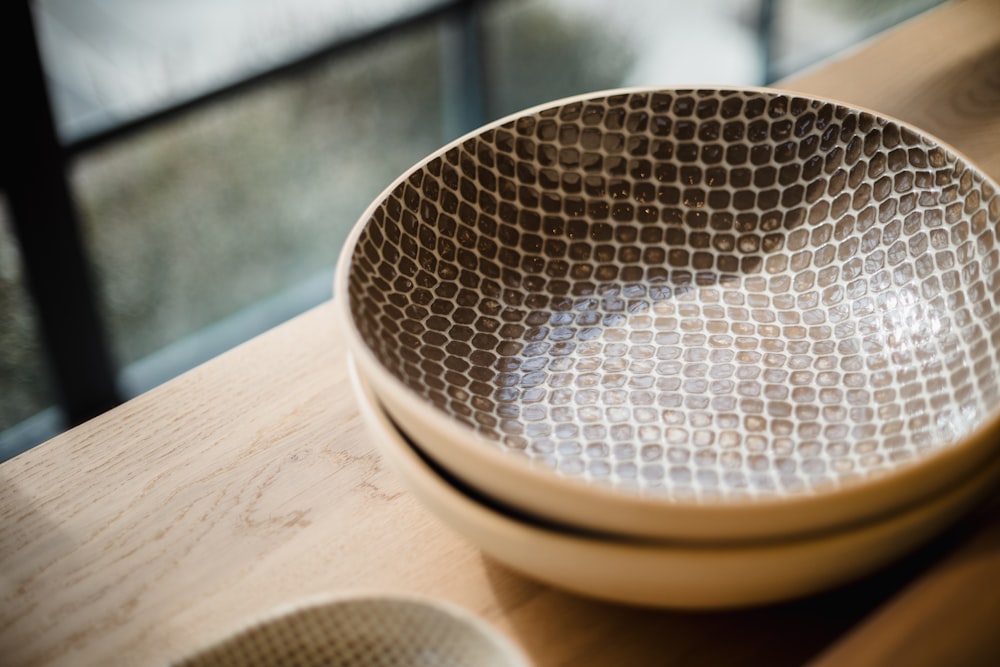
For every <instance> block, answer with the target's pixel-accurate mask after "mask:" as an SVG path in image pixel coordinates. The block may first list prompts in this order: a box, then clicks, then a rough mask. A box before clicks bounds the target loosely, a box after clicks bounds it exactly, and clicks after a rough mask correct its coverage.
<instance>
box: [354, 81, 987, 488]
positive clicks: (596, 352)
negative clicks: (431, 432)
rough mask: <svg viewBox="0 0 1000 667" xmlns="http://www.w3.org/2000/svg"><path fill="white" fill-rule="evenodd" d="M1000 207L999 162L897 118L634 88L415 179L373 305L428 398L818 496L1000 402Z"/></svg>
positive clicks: (362, 275)
mask: <svg viewBox="0 0 1000 667" xmlns="http://www.w3.org/2000/svg"><path fill="white" fill-rule="evenodd" d="M998 223H1000V196H998V194H997V192H996V189H995V186H994V185H993V184H992V183H991V182H989V181H988V179H985V178H984V177H983V176H982V174H981V173H980V172H978V171H977V170H976V169H975V168H974V167H971V166H969V165H967V164H966V163H965V162H964V161H963V160H962V159H961V158H960V157H959V156H957V155H956V154H955V153H954V152H953V151H951V150H949V149H948V148H946V147H943V146H941V145H939V144H938V143H936V142H935V141H933V140H932V139H929V138H926V137H925V136H923V135H921V134H920V133H919V132H918V131H916V130H914V129H912V128H908V127H906V126H903V125H901V124H899V123H897V122H895V121H893V120H890V119H885V118H882V117H880V116H878V115H876V114H873V113H870V112H866V111H861V110H856V109H852V108H849V107H847V106H843V105H840V104H836V103H832V102H828V101H823V100H816V99H812V98H807V97H798V96H794V95H790V94H786V93H780V92H776V91H765V90H743V91H737V90H730V91H719V90H690V91H677V90H664V91H633V92H623V93H621V94H612V95H608V96H604V97H597V98H591V99H580V100H573V101H569V102H566V103H562V104H557V105H555V106H552V107H549V108H545V109H543V110H539V111H536V112H532V113H528V114H526V115H523V116H521V117H518V118H516V119H513V120H508V121H506V122H502V123H500V124H498V125H496V126H493V127H490V128H487V129H485V130H483V131H482V132H480V133H478V134H476V135H475V136H473V137H471V138H468V139H466V140H464V141H462V142H460V143H457V144H455V145H452V146H450V147H448V148H447V149H445V150H444V151H442V152H441V153H439V154H437V155H435V156H433V157H432V158H431V159H429V160H428V161H426V162H425V163H422V164H421V165H419V166H418V167H416V168H415V169H414V170H413V171H411V172H410V173H408V174H406V175H405V176H404V177H403V178H402V179H401V180H400V181H399V182H398V183H397V184H396V185H395V187H394V188H392V190H391V192H390V193H389V194H388V196H387V197H385V199H384V200H383V201H381V202H379V203H378V205H377V206H376V207H375V208H373V209H372V211H371V214H370V219H369V220H368V221H367V224H366V226H365V227H364V229H363V230H362V232H361V235H360V237H359V239H358V242H357V245H356V246H355V248H354V251H353V256H352V257H351V265H350V268H349V285H348V293H349V297H350V310H351V315H352V318H353V323H354V326H355V327H356V329H357V330H358V332H359V333H360V335H361V337H362V339H363V340H365V341H366V343H367V345H369V346H370V349H371V351H372V352H373V353H374V355H375V357H376V358H377V359H378V361H379V362H380V364H381V365H382V366H384V368H385V369H387V370H388V372H389V373H391V374H392V375H393V376H395V377H396V378H398V379H399V380H400V381H401V382H402V383H404V384H405V385H406V386H407V387H408V388H409V389H410V390H412V392H413V393H414V394H415V395H417V396H419V397H420V398H421V399H422V400H424V401H426V402H427V403H428V404H429V405H432V406H433V407H434V409H436V410H439V411H442V412H444V413H446V414H448V415H450V416H452V417H453V418H454V419H455V420H456V421H457V422H459V423H462V424H464V425H466V426H468V427H471V428H472V429H475V430H476V431H478V432H479V433H480V434H482V435H484V436H486V437H487V438H489V439H490V440H492V441H495V442H496V443H498V444H499V445H500V446H501V447H502V448H504V449H508V450H512V451H515V452H518V453H521V454H523V455H524V456H526V457H529V458H532V459H537V460H540V461H543V462H544V463H546V464H547V465H549V466H551V467H552V468H554V469H556V470H558V471H559V473H560V474H562V475H565V476H569V477H576V478H583V479H588V480H593V481H595V482H599V483H609V484H612V485H615V486H618V487H622V488H631V489H641V490H643V491H649V492H653V493H666V494H668V495H670V496H672V497H677V498H692V497H693V498H719V497H743V496H746V495H757V494H764V495H767V494H790V493H791V494H795V493H801V492H808V491H810V490H814V489H818V488H823V487H826V486H828V485H830V484H831V483H832V484H837V483H842V482H845V481H847V480H852V479H858V478H862V477H866V476H869V475H872V474H878V473H880V472H884V471H886V470H888V469H891V468H894V467H896V466H898V465H901V464H905V463H906V462H908V461H914V460H918V459H920V458H921V457H922V456H924V455H925V454H926V453H927V452H930V451H933V450H936V449H940V448H942V447H947V446H949V445H951V444H952V443H954V442H956V440H958V439H959V438H961V437H962V436H964V435H967V434H968V433H969V432H970V431H971V430H973V429H974V428H975V427H976V426H977V425H978V424H980V423H981V422H982V421H983V419H984V417H985V415H986V413H988V412H990V411H991V410H993V409H994V407H995V406H996V405H997V399H998V383H997V373H996V367H997V363H996V362H997V354H998V349H997V348H998V342H1000V315H998V314H997V312H996V304H997V302H998V301H1000V281H998V279H997V271H996V269H997V265H998V262H1000V252H998V247H997V242H996V236H995V231H994V230H995V228H996V227H997V225H998Z"/></svg>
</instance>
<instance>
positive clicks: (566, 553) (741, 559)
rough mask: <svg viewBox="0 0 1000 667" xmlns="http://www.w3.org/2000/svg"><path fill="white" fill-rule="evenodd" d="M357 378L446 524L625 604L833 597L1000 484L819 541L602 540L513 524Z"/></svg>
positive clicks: (387, 436) (969, 488)
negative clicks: (448, 474)
mask: <svg viewBox="0 0 1000 667" xmlns="http://www.w3.org/2000/svg"><path fill="white" fill-rule="evenodd" d="M350 371H351V378H352V383H353V386H354V390H355V393H356V396H357V398H358V402H359V406H360V408H361V413H362V415H363V417H364V420H365V422H366V424H367V426H368V428H369V430H370V433H371V435H372V436H373V438H374V441H375V444H376V446H377V447H378V450H379V452H380V453H381V455H382V457H383V459H384V460H385V461H386V463H387V464H388V465H389V466H390V467H391V468H392V469H393V470H394V471H395V473H396V474H397V475H398V476H399V477H400V478H401V479H402V481H403V482H404V484H405V485H406V486H407V487H408V488H409V490H410V491H411V492H412V493H413V494H414V495H416V496H417V498H418V499H419V500H420V501H421V502H422V503H423V504H424V505H425V506H426V507H427V508H428V509H429V510H430V511H431V512H433V513H434V514H435V515H437V517H438V518H439V519H440V520H441V521H442V522H444V523H445V524H446V525H448V526H449V527H450V528H451V529H453V530H454V531H456V532H457V533H459V534H461V535H462V536H463V537H465V538H466V539H468V540H469V541H470V542H472V543H473V544H474V545H476V546H477V547H479V548H480V549H482V550H483V552H485V553H486V554H488V555H490V556H492V557H493V558H495V559H497V560H498V561H500V562H502V563H504V564H505V565H507V566H509V567H511V568H512V569H514V570H517V571H519V572H521V573H523V574H525V575H527V576H529V577H531V578H534V579H537V580H539V581H542V582H544V583H547V584H550V585H552V586H555V587H558V588H561V589H565V590H568V591H571V592H574V593H577V594H581V595H585V596H589V597H594V598H598V599H603V600H608V601H612V602H618V603H626V604H634V605H642V606H653V607H674V608H691V609H694V608H724V607H740V606H750V605H759V604H766V603H774V602H779V601H784V600H788V599H792V598H796V597H801V596H805V595H809V594H813V593H818V592H821V591H824V590H828V589H831V588H833V587H836V586H838V585H841V584H845V583H848V582H850V581H852V580H855V579H858V578H860V577H862V576H864V575H866V574H869V573H872V572H874V571H875V570H877V569H878V568H880V567H883V566H885V565H887V564H889V563H890V562H892V561H893V560H895V559H898V558H900V557H902V556H903V555H905V554H907V553H909V552H911V551H912V550H914V549H916V548H917V547H919V546H921V545H922V544H924V543H926V542H927V541H929V540H930V539H931V538H933V537H934V536H936V535H938V534H939V533H940V532H942V531H943V530H944V529H946V528H947V527H948V526H949V525H951V524H952V523H953V522H954V521H955V520H956V519H957V518H959V517H960V516H961V515H962V514H964V513H965V512H967V511H968V510H969V509H970V508H971V507H973V506H974V505H975V504H976V503H977V502H979V501H981V500H982V499H983V498H984V497H985V496H986V494H987V493H988V492H989V490H990V489H991V488H993V485H994V484H995V483H996V481H997V480H998V479H1000V461H994V462H992V463H991V464H990V465H989V466H987V467H984V468H983V469H982V470H981V471H979V472H978V473H977V474H975V475H974V476H972V477H971V478H969V479H968V480H966V481H965V482H963V483H962V484H960V485H958V486H955V487H954V488H951V489H949V490H947V491H946V492H944V493H941V494H939V495H937V496H935V497H934V498H932V499H930V500H928V501H926V502H924V503H922V504H920V505H918V506H915V507H912V508H910V509H908V510H906V511H903V512H899V513H897V514H894V515H892V516H890V517H888V518H885V519H883V520H880V521H877V522H872V523H868V524H864V525H862V526H859V527H856V528H854V529H849V530H843V531H837V532H830V533H827V534H824V535H822V536H818V537H812V538H809V539H801V540H793V541H778V542H768V543H754V542H745V543H742V544H741V543H736V542H734V543H733V544H731V545H726V546H720V545H718V544H712V545H707V544H698V543H685V542H679V541H673V542H662V541H635V540H628V539H616V538H613V537H598V536H595V535H588V534H585V533H580V532H575V531H572V530H569V529H559V528H557V527H553V526H548V525H543V524H541V523H537V522H532V521H531V520H528V519H524V518H521V517H515V516H514V515H512V514H509V513H506V512H504V511H502V510H501V509H499V508H498V507H496V506H495V505H492V504H490V501H488V500H483V499H482V498H479V497H474V496H473V495H471V493H474V492H470V491H468V490H467V489H462V488H459V487H458V486H456V485H455V484H454V483H453V482H452V481H451V480H449V479H446V478H445V477H444V476H443V473H442V472H441V471H440V470H439V469H436V468H435V467H434V466H433V464H431V463H430V462H429V461H428V460H427V459H426V458H425V457H424V456H422V454H421V453H420V452H418V451H417V450H416V449H415V448H414V446H413V445H412V443H411V442H409V440H408V439H407V438H406V436H405V435H404V434H402V433H401V432H400V431H399V430H398V428H397V427H396V426H395V424H394V423H393V422H392V421H391V419H390V418H389V417H388V415H387V414H386V413H385V411H384V410H383V409H382V407H381V406H380V405H379V403H378V401H377V398H376V397H375V396H374V394H373V393H372V392H371V390H370V389H369V388H368V387H367V385H366V384H365V382H364V381H363V380H362V379H361V377H360V376H359V375H358V372H357V368H356V366H355V364H354V361H353V360H351V361H350Z"/></svg>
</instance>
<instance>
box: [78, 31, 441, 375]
mask: <svg viewBox="0 0 1000 667" xmlns="http://www.w3.org/2000/svg"><path fill="white" fill-rule="evenodd" d="M438 36H439V35H438V32H437V30H436V29H427V30H422V31H409V32H406V33H404V34H403V35H402V36H400V37H398V38H396V39H394V40H392V41H385V42H380V43H378V44H376V45H374V46H372V47H371V48H369V49H365V50H361V51H356V52H352V54H351V55H350V56H348V57H344V58H342V59H339V60H336V61H331V62H329V64H328V65H326V66H323V67H321V68H318V69H316V70H313V71H311V72H309V73H307V74H303V75H296V76H294V77H290V78H288V79H286V80H283V81H282V82H280V83H278V84H273V85H269V86H268V87H267V88H264V89H259V90H256V91H254V92H253V93H251V94H244V95H241V96H239V97H238V98H235V99H231V100H229V101H227V102H225V103H219V104H214V105H212V106H210V107H207V108H204V109H202V110H198V111H196V112H194V113H191V114H189V115H186V116H184V117H182V118H180V119H178V120H176V121H174V122H170V123H168V124H164V125H162V126H159V127H157V128H155V129H153V130H150V131H146V132H144V133H142V134H141V135H140V136H137V137H134V138H132V139H129V140H127V141H124V142H121V143H116V144H112V145H109V146H107V147H106V148H104V149H102V150H100V151H95V152H92V153H88V154H87V155H86V156H84V157H83V158H81V159H79V160H78V161H77V164H76V167H75V170H74V173H73V180H74V183H75V187H76V189H77V195H78V200H79V203H80V206H81V215H82V217H83V219H84V226H85V231H86V237H87V239H88V246H89V252H90V254H91V256H92V257H93V259H94V262H95V264H96V267H97V273H98V278H99V283H100V293H101V297H102V299H103V301H104V302H105V304H106V308H107V321H108V326H109V328H110V330H111V332H112V335H113V342H114V344H115V347H116V350H115V352H116V357H117V359H118V360H120V361H121V362H122V363H124V364H129V363H132V362H134V361H136V360H139V359H141V358H143V357H145V356H146V355H149V354H150V353H152V352H154V351H157V350H160V349H161V348H162V347H164V346H165V345H167V344H169V343H172V342H173V341H177V340H178V339H180V338H181V337H184V336H187V335H188V334H191V333H192V332H196V331H198V330H200V329H202V328H203V327H206V326H207V325H209V324H212V323H215V322H217V321H218V320H220V319H221V318H224V317H227V316H229V315H231V314H234V313H236V311H239V310H240V309H242V308H244V307H246V306H249V305H250V304H254V303H255V302H258V301H259V300H261V299H264V298H267V297H270V296H272V295H275V294H277V293H279V292H280V291H282V290H285V289H288V288H290V287H291V286H294V285H297V284H299V283H301V282H302V281H312V282H313V283H314V284H315V283H316V281H317V276H318V281H319V282H318V284H319V285H320V288H319V291H318V292H317V294H316V296H315V300H316V301H319V300H321V299H326V298H328V297H329V295H330V292H331V284H330V272H331V271H332V266H333V264H334V262H335V259H336V256H337V253H338V252H339V249H340V246H341V244H342V241H343V239H344V237H345V236H346V234H347V232H348V230H349V229H350V227H351V226H352V225H353V223H354V222H355V220H356V219H357V218H358V217H359V216H360V214H361V213H362V212H363V210H364V209H365V208H366V206H367V205H368V204H369V203H370V202H371V201H372V200H373V199H374V198H375V197H376V196H377V194H378V193H379V192H381V190H382V189H384V188H385V187H386V186H387V185H388V184H389V182H390V181H391V180H392V179H393V178H394V177H396V176H397V175H398V174H400V173H401V172H402V171H403V170H405V169H406V168H407V167H408V166H410V165H411V164H412V163H414V162H415V161H417V160H418V159H420V158H421V157H423V156H424V155H426V154H427V153H429V152H431V151H432V150H434V149H436V148H437V147H439V146H440V145H441V144H442V142H443V138H442V134H441V122H442V121H441V111H440V102H439V101H440V98H441V92H440V86H439V82H438V69H439V68H438V65H437V63H438V61H437V56H438ZM275 323H276V322H267V323H266V325H267V326H271V325H273V324H275ZM250 333H256V332H250ZM232 342H238V341H232Z"/></svg>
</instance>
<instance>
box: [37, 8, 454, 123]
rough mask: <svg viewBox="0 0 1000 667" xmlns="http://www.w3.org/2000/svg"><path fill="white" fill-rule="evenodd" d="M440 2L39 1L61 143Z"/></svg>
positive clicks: (43, 46) (41, 37) (41, 41)
mask: <svg viewBox="0 0 1000 667" xmlns="http://www.w3.org/2000/svg"><path fill="white" fill-rule="evenodd" d="M441 4H443V0H338V1H337V2H330V1H329V0H287V1H282V2H274V0H212V1H210V2H204V1H203V0H172V1H171V2H163V0H38V1H37V2H36V3H35V15H36V23H37V25H38V33H39V44H40V47H41V49H42V54H43V57H44V61H45V63H46V67H47V70H48V74H49V79H50V84H51V89H52V95H53V100H54V104H55V107H56V111H57V115H58V118H59V125H60V129H61V131H62V135H63V136H64V137H65V138H67V139H71V138H74V137H78V136H80V135H83V134H87V133H89V132H92V131H95V130H99V129H103V128H105V127H108V126H111V125H114V124H117V123H120V122H122V121H125V120H128V119H130V118H132V117H134V116H137V115H142V114H145V113H149V112H151V111H155V110H157V109H159V108H161V107H164V106H167V105H170V104H173V103H176V102H178V101H181V100H184V99H187V98H189V97H192V96H194V95H198V94H201V93H203V92H206V91H208V90H211V89H213V88H216V87H219V86H221V85H225V84H228V83H230V82H232V81H235V80H238V79H240V78H243V77H246V76H248V75H251V74H254V73H257V72H260V71H262V70H265V69H268V68H270V67H273V66H274V65H277V64H281V63H282V62H284V61H286V60H288V59H290V58H294V57H297V56H300V55H302V54H305V53H308V52H310V51H312V50H314V49H316V48H318V47H321V46H323V45H325V44H327V43H329V42H330V41H332V40H335V39H343V38H345V37H350V36H352V35H355V34H358V33H360V32H362V31H364V30H369V29H372V28H375V27H378V26H380V25H383V24H385V23H387V22H389V21H392V20H394V19H397V18H399V17H405V16H410V15H413V14H415V13H417V12H419V11H421V10H423V9H426V8H428V7H433V6H437V5H441Z"/></svg>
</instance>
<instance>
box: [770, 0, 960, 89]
mask: <svg viewBox="0 0 1000 667" xmlns="http://www.w3.org/2000/svg"><path fill="white" fill-rule="evenodd" d="M942 1H943V0H880V1H878V2H872V1H871V0H844V1H842V2H828V1H827V0H796V1H794V2H792V1H789V0H786V1H784V2H775V3H774V6H775V18H774V36H773V38H774V42H773V54H772V56H773V60H774V62H773V74H774V76H775V77H776V78H777V77H782V76H788V75H790V74H793V73H795V72H797V71H798V70H800V69H803V68H805V67H808V66H810V65H812V64H814V63H816V62H817V61H819V60H822V59H823V58H827V57H830V56H833V55H834V54H836V53H837V52H839V51H842V50H843V49H846V48H848V47H850V46H852V45H854V44H857V43H858V42H861V41H863V40H864V39H867V38H868V37H871V36H872V35H874V34H876V33H878V32H881V31H883V30H886V29H888V28H891V27H892V26H894V25H896V24H898V23H900V22H902V21H905V20H906V19H908V18H910V17H912V16H915V15H917V14H919V13H921V12H924V11H927V10H928V9H931V8H932V7H934V6H936V5H940V4H941V3H942Z"/></svg>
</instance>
